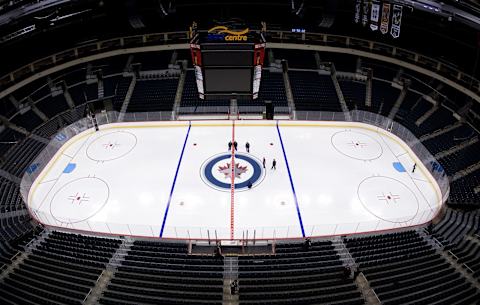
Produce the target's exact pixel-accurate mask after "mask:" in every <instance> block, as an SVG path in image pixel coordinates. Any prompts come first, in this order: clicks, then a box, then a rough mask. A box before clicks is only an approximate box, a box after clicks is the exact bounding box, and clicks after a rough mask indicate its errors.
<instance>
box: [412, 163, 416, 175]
mask: <svg viewBox="0 0 480 305" xmlns="http://www.w3.org/2000/svg"><path fill="white" fill-rule="evenodd" d="M416 168H417V163H415V164H413V169H412V174H413V173H414V172H415V169H416Z"/></svg>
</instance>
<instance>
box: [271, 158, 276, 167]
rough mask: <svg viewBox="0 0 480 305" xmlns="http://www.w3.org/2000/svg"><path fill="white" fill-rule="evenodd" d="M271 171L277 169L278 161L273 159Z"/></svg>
mask: <svg viewBox="0 0 480 305" xmlns="http://www.w3.org/2000/svg"><path fill="white" fill-rule="evenodd" d="M271 169H277V161H276V160H275V159H273V161H272V168H271Z"/></svg>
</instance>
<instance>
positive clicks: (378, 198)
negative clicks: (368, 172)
mask: <svg viewBox="0 0 480 305" xmlns="http://www.w3.org/2000/svg"><path fill="white" fill-rule="evenodd" d="M357 195H358V199H359V200H360V203H361V204H362V205H363V207H364V208H365V210H367V211H368V212H369V213H370V214H372V215H373V216H375V217H376V218H378V219H381V220H384V221H388V222H393V223H405V222H408V221H410V220H412V219H414V218H415V217H416V216H417V214H418V209H419V202H418V198H417V196H416V195H415V193H414V192H413V191H412V190H411V189H410V188H409V187H408V186H407V185H405V184H404V183H403V182H401V181H399V180H397V179H394V178H390V177H385V176H373V177H368V178H366V179H364V180H363V181H362V182H361V183H360V185H359V186H358V189H357ZM398 215H407V216H402V217H399V216H398Z"/></svg>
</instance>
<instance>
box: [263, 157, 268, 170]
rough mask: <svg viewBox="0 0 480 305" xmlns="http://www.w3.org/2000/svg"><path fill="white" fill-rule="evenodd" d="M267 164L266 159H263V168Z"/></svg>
mask: <svg viewBox="0 0 480 305" xmlns="http://www.w3.org/2000/svg"><path fill="white" fill-rule="evenodd" d="M265 162H267V161H265V157H263V168H265Z"/></svg>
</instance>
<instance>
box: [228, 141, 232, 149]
mask: <svg viewBox="0 0 480 305" xmlns="http://www.w3.org/2000/svg"><path fill="white" fill-rule="evenodd" d="M231 149H232V141H230V142H228V150H229V151H230V150H231Z"/></svg>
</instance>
